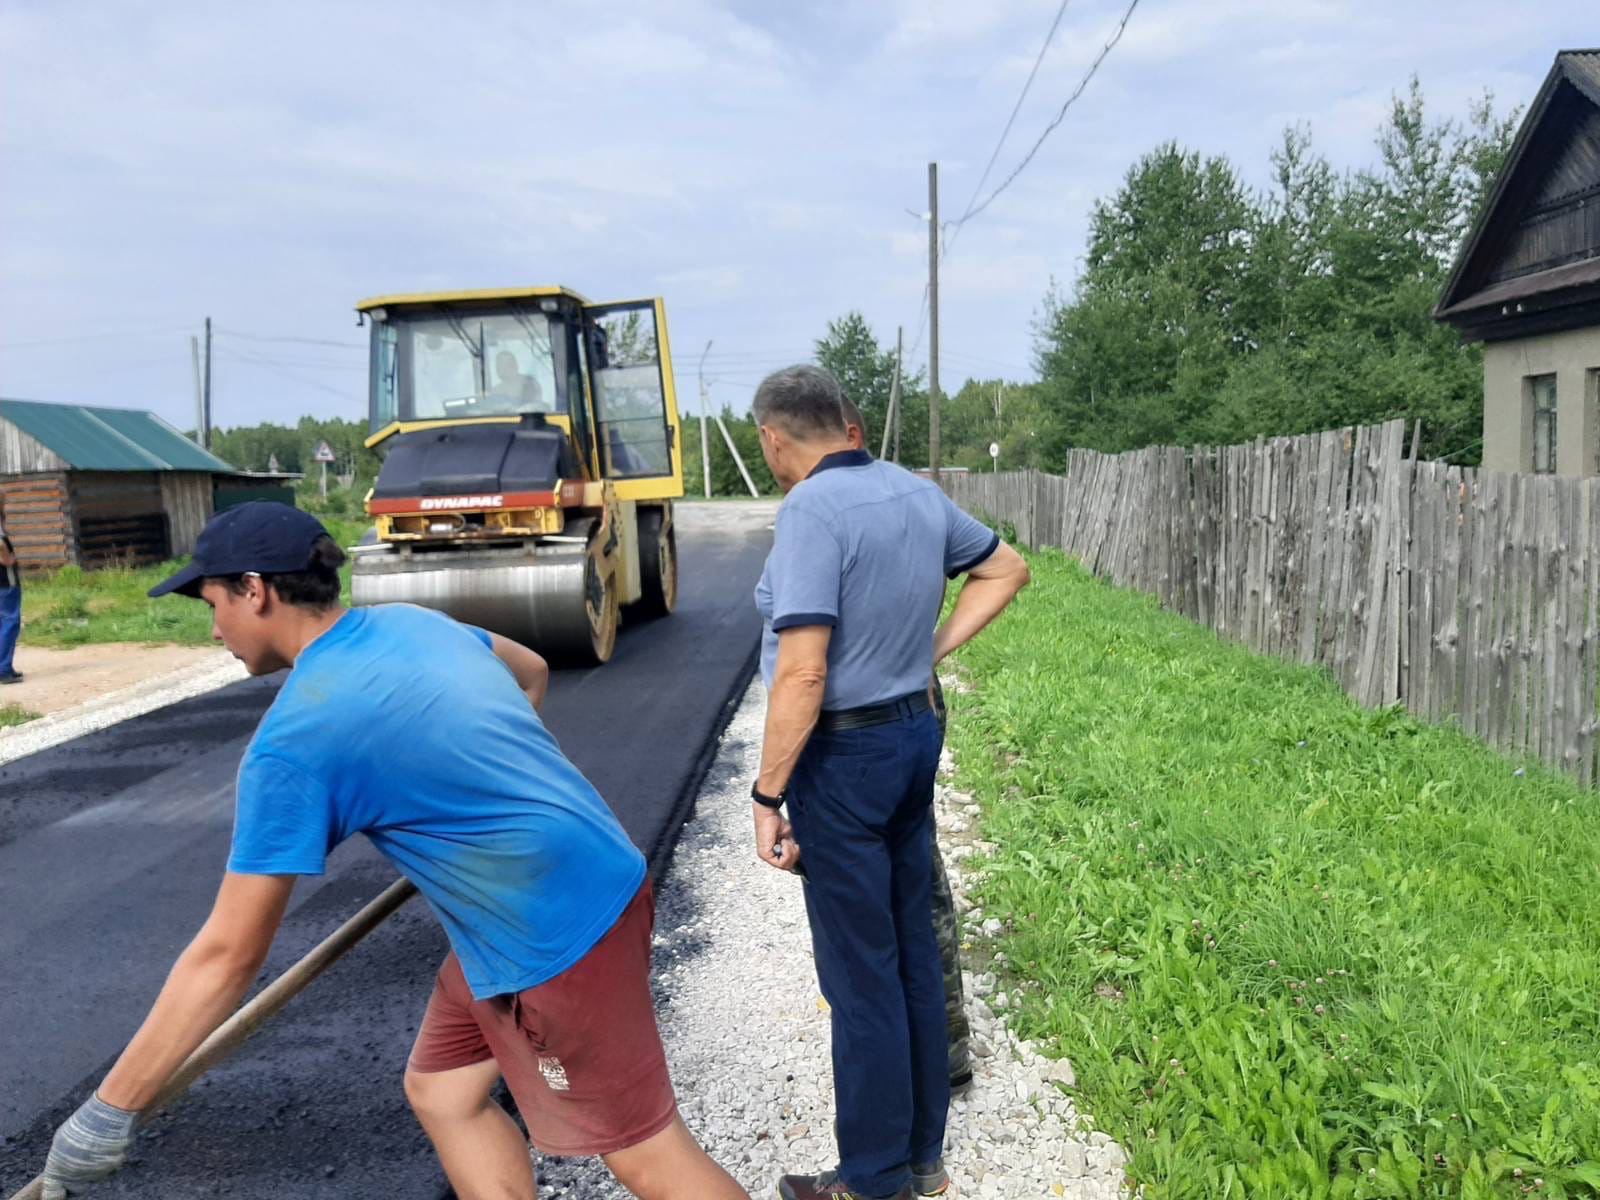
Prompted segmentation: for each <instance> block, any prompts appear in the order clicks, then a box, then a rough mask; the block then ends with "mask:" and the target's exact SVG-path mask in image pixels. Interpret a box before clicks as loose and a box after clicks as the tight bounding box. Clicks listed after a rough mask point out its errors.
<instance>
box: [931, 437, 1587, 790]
mask: <svg viewBox="0 0 1600 1200" xmlns="http://www.w3.org/2000/svg"><path fill="white" fill-rule="evenodd" d="M1416 446H1417V437H1416V434H1415V433H1414V432H1413V433H1412V434H1411V436H1410V437H1409V439H1408V437H1407V430H1406V429H1405V427H1404V425H1403V424H1402V423H1401V422H1390V423H1389V424H1387V425H1383V426H1366V427H1361V428H1355V429H1340V430H1331V431H1328V432H1326V433H1320V434H1313V435H1309V436H1306V437H1297V438H1272V439H1260V440H1258V441H1256V442H1254V443H1250V444H1246V445H1239V446H1224V447H1220V448H1209V447H1199V448H1196V449H1193V450H1184V449H1174V448H1166V447H1163V448H1153V449H1148V450H1138V451H1132V452H1130V453H1127V454H1120V455H1106V454H1099V453H1095V452H1093V451H1088V450H1073V451H1071V452H1070V453H1069V454H1068V457H1067V465H1066V474H1065V475H1064V476H1053V475H1042V474H1039V473H1037V472H1006V473H1001V474H988V475H982V474H973V475H965V476H947V477H945V479H944V484H945V487H946V488H947V489H948V490H949V491H950V493H951V495H952V496H953V497H954V498H955V499H956V500H957V501H958V502H960V503H961V504H963V505H965V506H966V507H968V508H971V509H974V510H978V511H981V512H983V513H985V514H986V515H988V516H990V517H991V518H993V519H995V520H999V521H1006V522H1010V524H1011V525H1012V526H1013V527H1014V528H1015V530H1016V533H1017V537H1018V539H1019V540H1021V541H1022V542H1024V543H1026V544H1029V545H1033V546H1045V545H1053V546H1059V547H1060V548H1061V549H1063V550H1064V551H1066V552H1067V553H1068V554H1070V555H1071V556H1073V557H1074V558H1076V559H1077V560H1078V561H1080V562H1081V563H1083V564H1084V566H1085V567H1087V568H1088V569H1089V570H1092V571H1094V572H1096V573H1097V574H1100V575H1103V576H1105V577H1106V578H1108V579H1111V580H1112V581H1114V582H1116V583H1118V584H1120V585H1123V586H1126V587H1132V588H1138V589H1140V590H1143V591H1147V592H1150V593H1151V594H1153V595H1155V596H1156V597H1158V598H1159V599H1160V601H1161V603H1162V604H1163V605H1165V606H1166V607H1168V608H1170V609H1172V610H1173V611H1175V612H1179V613H1182V614H1183V615H1185V616H1187V617H1190V618H1192V619H1193V620H1196V621H1198V622H1200V623H1201V624H1204V625H1206V626H1207V627H1209V628H1211V629H1214V630H1216V631H1217V632H1218V633H1219V634H1223V635H1225V636H1228V637H1231V638H1234V639H1236V640H1238V641H1241V642H1244V643H1245V644H1247V645H1250V646H1251V647H1253V648H1255V649H1257V650H1260V651H1262V652H1263V653H1269V654H1274V655H1277V656H1280V657H1283V658H1288V659H1293V660H1296V661H1299V662H1303V663H1307V664H1318V665H1321V666H1323V667H1326V668H1327V669H1328V670H1329V671H1330V672H1332V673H1333V675H1334V676H1335V677H1336V678H1337V679H1338V680H1339V682H1340V683H1341V685H1342V686H1343V687H1344V688H1345V690H1346V691H1348V692H1349V693H1350V694H1351V695H1352V696H1353V697H1355V698H1356V699H1358V700H1360V701H1361V702H1362V703H1364V704H1368V705H1383V704H1391V703H1395V702H1400V703H1404V704H1405V705H1406V706H1407V707H1408V708H1409V709H1410V710H1411V711H1412V712H1414V713H1416V714H1417V715H1418V716H1419V717H1421V718H1423V719H1425V720H1429V721H1440V722H1445V721H1454V722H1457V723H1459V725H1460V726H1461V728H1462V729H1464V730H1465V731H1467V732H1469V733H1472V734H1474V735H1475V736H1477V737H1480V738H1482V739H1483V740H1484V741H1486V742H1489V743H1490V744H1492V745H1494V746H1496V747H1498V748H1499V749H1501V750H1504V751H1506V752H1508V753H1512V754H1521V753H1526V754H1528V755H1530V756H1535V757H1538V758H1539V759H1541V760H1543V761H1544V762H1546V763H1549V764H1550V765H1551V766H1553V767H1556V768H1558V769H1560V770H1562V771H1564V772H1566V773H1567V774H1569V775H1571V776H1572V777H1574V778H1576V779H1577V780H1579V781H1580V782H1582V783H1583V784H1584V785H1585V786H1590V787H1593V786H1596V784H1597V783H1600V762H1597V760H1596V750H1597V745H1596V743H1597V740H1600V739H1597V737H1596V734H1597V732H1600V713H1597V711H1596V693H1597V689H1600V628H1597V627H1600V547H1597V546H1596V539H1597V538H1600V480H1562V479H1552V478H1550V477H1548V476H1531V475H1509V474H1501V473H1486V472H1481V471H1477V470H1473V469H1470V468H1460V467H1453V466H1448V465H1446V464H1444V463H1430V462H1417V461H1416V460H1415V457H1414V456H1415V452H1416Z"/></svg>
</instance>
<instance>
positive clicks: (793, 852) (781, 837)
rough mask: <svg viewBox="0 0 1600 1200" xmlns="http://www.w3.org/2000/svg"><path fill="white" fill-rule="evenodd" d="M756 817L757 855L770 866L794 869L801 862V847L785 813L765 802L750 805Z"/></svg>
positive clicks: (787, 869)
mask: <svg viewBox="0 0 1600 1200" xmlns="http://www.w3.org/2000/svg"><path fill="white" fill-rule="evenodd" d="M750 811H751V812H752V813H753V814H754V815H755V819H756V857H757V858H759V859H760V860H761V861H762V862H764V863H766V864H767V865H768V866H769V867H777V868H778V869H779V870H780V871H792V870H794V869H795V867H796V866H797V865H798V864H799V862H800V847H799V845H798V844H796V842H795V840H794V830H793V829H791V828H790V827H789V822H787V821H785V820H784V819H783V814H782V813H780V812H779V811H778V810H777V809H775V808H769V807H767V805H765V804H756V803H754V802H752V803H751V805H750Z"/></svg>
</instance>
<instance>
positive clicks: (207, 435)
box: [200, 317, 211, 450]
mask: <svg viewBox="0 0 1600 1200" xmlns="http://www.w3.org/2000/svg"><path fill="white" fill-rule="evenodd" d="M200 408H201V411H200V445H201V446H202V447H204V448H205V449H207V450H209V449H211V318H210V317H207V318H206V375H205V389H204V399H203V401H202V403H201V406H200Z"/></svg>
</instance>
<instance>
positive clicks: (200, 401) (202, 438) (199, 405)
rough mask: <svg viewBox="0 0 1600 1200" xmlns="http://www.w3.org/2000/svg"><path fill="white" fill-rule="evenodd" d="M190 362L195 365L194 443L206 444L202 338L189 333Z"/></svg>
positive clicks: (198, 444)
mask: <svg viewBox="0 0 1600 1200" xmlns="http://www.w3.org/2000/svg"><path fill="white" fill-rule="evenodd" d="M189 362H190V363H191V364H192V365H193V366H194V444H195V445H197V446H204V445H205V444H206V435H205V428H206V397H205V393H204V392H203V391H202V390H201V387H200V339H199V338H197V337H195V335H194V334H192V333H191V334H190V335H189Z"/></svg>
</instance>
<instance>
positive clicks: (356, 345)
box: [211, 325, 367, 350]
mask: <svg viewBox="0 0 1600 1200" xmlns="http://www.w3.org/2000/svg"><path fill="white" fill-rule="evenodd" d="M211 332H212V333H214V334H222V335H224V336H225V337H236V338H243V339H244V340H245V341H247V342H299V343H301V344H302V345H306V346H337V347H339V348H340V349H341V350H365V349H366V348H367V345H366V343H365V342H336V341H332V340H330V339H328V338H311V337H297V336H293V335H290V334H264V333H245V332H244V331H243V330H239V329H224V328H222V327H221V326H219V325H213V326H212V327H211Z"/></svg>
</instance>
